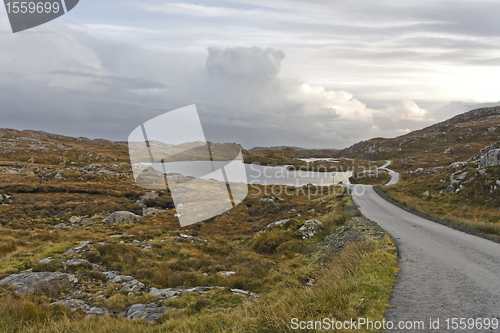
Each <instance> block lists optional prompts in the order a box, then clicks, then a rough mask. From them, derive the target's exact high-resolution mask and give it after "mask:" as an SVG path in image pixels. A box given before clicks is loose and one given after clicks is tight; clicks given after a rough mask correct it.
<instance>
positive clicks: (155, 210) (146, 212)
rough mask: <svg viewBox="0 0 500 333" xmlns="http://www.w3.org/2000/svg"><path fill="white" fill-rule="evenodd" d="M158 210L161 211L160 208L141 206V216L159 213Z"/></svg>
mask: <svg viewBox="0 0 500 333" xmlns="http://www.w3.org/2000/svg"><path fill="white" fill-rule="evenodd" d="M159 212H161V210H160V209H158V208H152V207H150V208H143V209H142V216H151V215H154V214H156V213H159Z"/></svg>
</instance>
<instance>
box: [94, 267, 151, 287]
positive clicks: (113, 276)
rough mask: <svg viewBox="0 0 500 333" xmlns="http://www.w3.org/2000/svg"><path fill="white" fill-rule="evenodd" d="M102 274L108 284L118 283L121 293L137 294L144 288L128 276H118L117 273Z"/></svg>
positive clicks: (140, 283)
mask: <svg viewBox="0 0 500 333" xmlns="http://www.w3.org/2000/svg"><path fill="white" fill-rule="evenodd" d="M103 274H104V275H105V276H106V278H107V280H108V282H109V283H120V284H121V289H120V290H121V291H128V292H139V291H143V290H144V288H145V287H146V286H145V285H144V283H142V282H139V281H137V280H136V279H134V278H133V277H131V276H130V275H119V274H120V272H117V271H110V272H103Z"/></svg>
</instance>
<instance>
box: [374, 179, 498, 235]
mask: <svg viewBox="0 0 500 333" xmlns="http://www.w3.org/2000/svg"><path fill="white" fill-rule="evenodd" d="M443 178H444V177H443V175H429V176H426V177H408V176H403V177H402V179H401V180H400V183H398V184H397V185H393V186H389V187H387V186H379V188H380V189H381V190H382V191H384V192H385V193H386V194H387V195H388V196H389V197H390V198H391V199H392V200H394V201H395V202H398V203H400V204H401V205H403V206H405V207H407V208H409V209H411V210H414V211H417V212H420V213H423V214H426V215H428V216H430V217H433V218H438V219H442V220H445V221H448V222H450V223H452V224H455V225H457V226H460V227H465V228H469V229H474V230H479V231H482V232H485V233H487V234H489V235H491V236H494V237H497V238H500V212H499V208H498V207H497V204H498V198H496V196H497V195H498V194H497V193H493V194H490V193H489V188H490V186H492V185H491V184H490V183H491V182H490V181H484V180H482V179H480V178H479V177H478V178H479V179H476V180H475V181H472V182H470V183H468V184H467V185H466V188H465V189H464V190H463V191H461V192H460V193H440V192H441V191H443V190H444V189H445V187H446V184H443V182H441V181H440V180H441V179H443ZM425 191H429V194H430V195H429V196H428V197H427V196H424V195H423V193H424V192H425ZM483 192H485V193H483ZM489 196H491V198H489Z"/></svg>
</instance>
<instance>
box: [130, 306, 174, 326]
mask: <svg viewBox="0 0 500 333" xmlns="http://www.w3.org/2000/svg"><path fill="white" fill-rule="evenodd" d="M173 309H174V308H167V307H163V306H158V305H157V304H155V303H150V304H147V305H146V304H134V305H132V306H131V307H130V308H129V309H128V310H127V312H126V313H125V317H126V318H127V319H146V320H147V321H148V322H149V323H155V322H156V320H157V319H158V318H160V317H161V316H163V313H165V311H167V310H173Z"/></svg>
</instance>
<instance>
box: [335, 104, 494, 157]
mask: <svg viewBox="0 0 500 333" xmlns="http://www.w3.org/2000/svg"><path fill="white" fill-rule="evenodd" d="M499 140H500V106H496V107H489V108H481V109H476V110H472V111H468V112H465V113H463V114H460V115H457V116H455V117H453V118H450V119H448V120H445V121H443V122H440V123H437V124H435V125H432V126H429V127H426V128H424V129H421V130H417V131H413V132H410V133H408V134H405V135H401V136H398V137H396V138H393V139H384V138H374V139H370V140H366V141H361V142H358V143H356V144H354V145H352V146H351V147H349V148H346V149H343V150H341V151H339V152H338V155H339V156H345V157H351V158H360V159H368V160H381V159H400V160H402V161H407V162H408V163H410V164H412V163H420V164H423V166H440V165H446V164H450V163H452V162H454V161H459V160H467V159H469V158H470V157H471V156H472V155H474V154H476V153H477V152H478V151H479V150H481V149H482V148H484V147H485V146H488V145H490V144H492V143H495V142H497V141H499Z"/></svg>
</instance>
